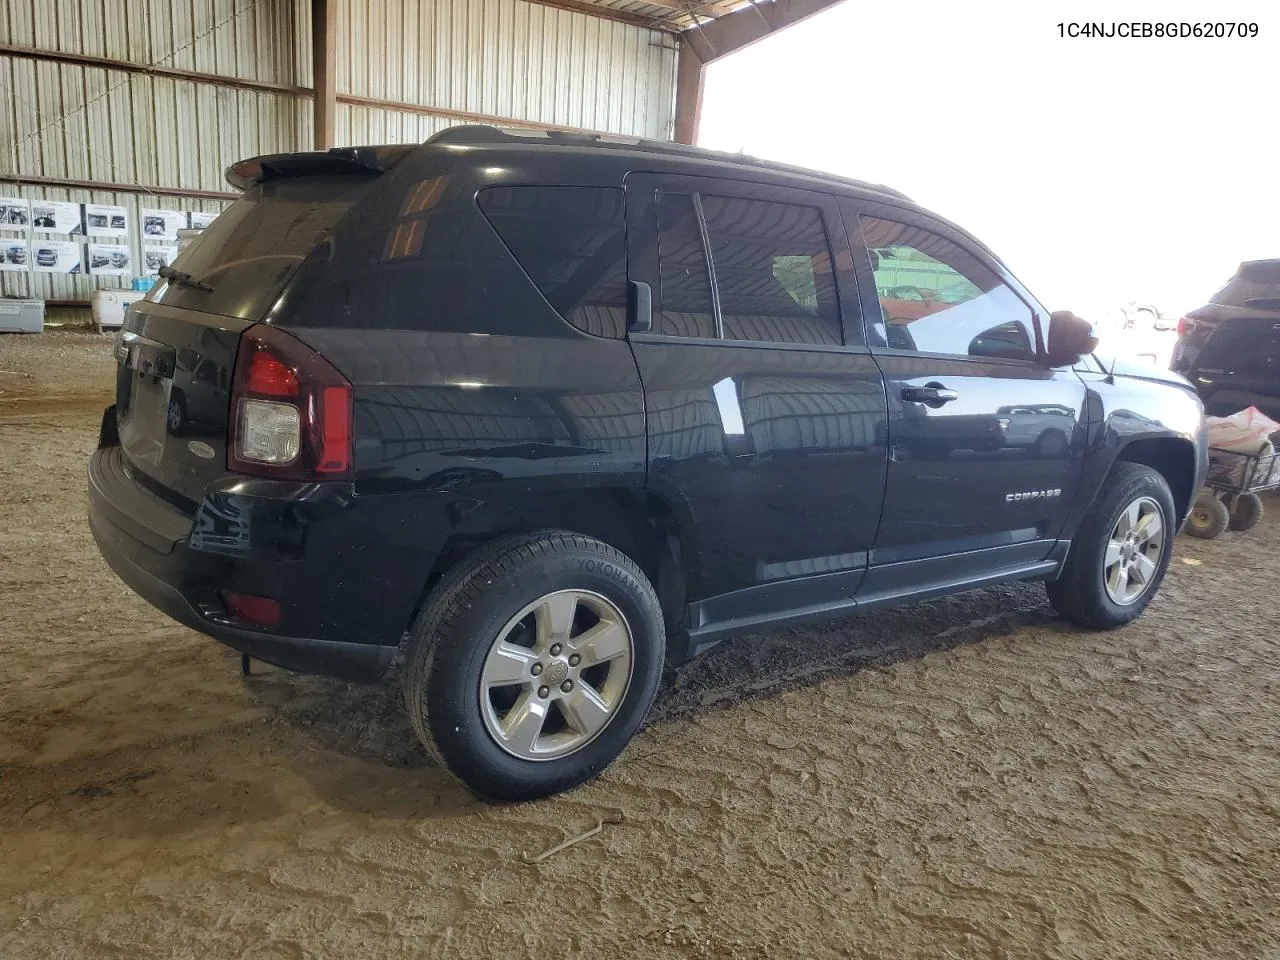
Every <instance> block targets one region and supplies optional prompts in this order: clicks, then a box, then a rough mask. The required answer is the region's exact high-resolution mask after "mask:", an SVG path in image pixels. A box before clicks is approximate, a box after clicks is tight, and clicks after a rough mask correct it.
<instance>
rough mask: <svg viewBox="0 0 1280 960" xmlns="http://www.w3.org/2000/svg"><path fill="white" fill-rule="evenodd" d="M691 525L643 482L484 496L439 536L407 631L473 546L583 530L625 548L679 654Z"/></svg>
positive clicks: (677, 656) (690, 564)
mask: <svg viewBox="0 0 1280 960" xmlns="http://www.w3.org/2000/svg"><path fill="white" fill-rule="evenodd" d="M690 529H691V525H690V524H689V523H688V522H687V519H686V518H685V517H683V515H682V513H681V512H680V510H679V509H678V507H677V506H676V505H673V504H671V503H670V502H669V501H668V500H667V499H665V498H664V497H662V496H661V495H659V494H658V493H656V492H654V491H653V490H650V489H646V488H619V487H596V488H588V489H579V490H571V491H563V492H557V493H547V492H545V491H543V492H539V493H538V494H536V495H528V496H525V497H521V498H518V499H514V500H502V501H498V500H491V501H486V502H483V503H481V504H479V505H478V506H476V507H475V508H474V509H473V510H471V511H470V512H469V513H467V514H466V516H464V517H463V518H462V519H461V520H460V521H459V522H458V523H457V524H456V526H455V527H454V528H453V530H452V531H451V532H450V534H449V536H448V537H447V538H446V539H445V542H444V545H443V547H442V549H441V550H440V552H439V554H438V555H437V557H436V559H435V562H434V563H433V564H432V567H431V570H430V572H429V573H428V575H427V578H426V582H425V583H424V584H423V586H422V590H421V592H420V594H419V597H418V599H417V601H416V602H415V604H414V606H413V610H412V613H411V616H410V618H409V622H408V624H406V629H408V626H409V625H410V624H412V623H413V620H414V619H415V618H416V617H417V616H418V614H419V612H420V611H421V609H422V607H423V605H424V604H425V603H426V601H427V599H428V597H429V596H430V595H431V592H432V590H433V589H434V588H435V586H436V584H438V583H439V582H440V580H441V579H442V578H443V577H444V575H445V574H446V573H447V572H448V571H449V570H451V569H453V568H454V567H455V566H456V565H457V564H459V563H461V562H464V561H465V560H466V557H467V556H468V555H469V554H470V553H471V552H472V551H474V550H475V549H476V548H478V547H480V546H482V545H484V544H486V543H488V542H490V541H492V540H494V539H496V538H498V537H504V536H510V535H513V534H520V533H534V532H537V531H539V530H560V531H569V532H572V533H578V534H582V535H584V536H588V537H592V538H594V539H596V540H600V541H601V542H603V543H607V544H609V545H610V546H612V547H614V548H616V549H617V550H620V551H621V552H622V553H624V554H626V555H627V556H628V557H630V558H631V559H632V560H634V561H635V563H636V564H637V565H638V566H639V567H640V569H641V570H643V571H644V574H645V576H647V577H648V578H649V581H650V583H652V584H653V588H654V590H655V591H656V592H657V594H658V599H659V601H660V603H661V604H662V611H663V619H664V621H665V623H666V627H667V632H668V654H669V655H670V656H672V657H673V658H674V659H680V658H681V657H682V654H681V651H682V650H683V647H684V644H683V643H681V642H679V641H678V640H674V638H675V636H676V635H677V634H678V633H679V632H680V631H681V630H682V628H683V619H684V612H685V607H686V605H687V599H688V598H687V593H688V588H687V583H688V580H689V577H690V576H692V575H693V574H694V570H693V560H692V558H693V556H694V552H693V550H692V547H691V544H690V543H689V542H688V538H689V531H690Z"/></svg>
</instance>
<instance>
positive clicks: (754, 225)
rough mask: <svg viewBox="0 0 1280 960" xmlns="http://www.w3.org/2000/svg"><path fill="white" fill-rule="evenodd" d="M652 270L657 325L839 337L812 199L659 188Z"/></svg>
mask: <svg viewBox="0 0 1280 960" xmlns="http://www.w3.org/2000/svg"><path fill="white" fill-rule="evenodd" d="M708 254H709V259H708ZM658 274H659V291H658V304H659V310H658V322H657V332H658V333H662V334H667V335H669V336H686V337H704V338H714V337H716V336H717V335H720V336H723V338H724V339H726V340H751V341H762V342H768V343H796V344H807V345H819V344H821V345H839V344H840V343H841V342H842V339H841V333H840V306H839V301H838V299H837V297H836V284H835V276H834V274H833V272H832V266H831V248H830V245H829V244H828V242H827V232H826V227H825V226H824V224H823V221H822V212H821V211H820V210H818V209H817V208H816V207H807V206H801V205H798V204H790V203H775V202H773V201H766V200H752V199H746V198H741V197H719V196H712V195H707V194H696V195H695V194H673V193H663V194H659V197H658Z"/></svg>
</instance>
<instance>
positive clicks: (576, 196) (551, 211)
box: [479, 186, 627, 337]
mask: <svg viewBox="0 0 1280 960" xmlns="http://www.w3.org/2000/svg"><path fill="white" fill-rule="evenodd" d="M479 203H480V209H481V210H483V211H484V215H485V216H486V217H487V218H488V219H489V222H490V223H492V224H493V228H494V229H495V230H496V231H497V232H498V236H500V237H501V238H502V241H503V242H504V243H505V244H506V245H507V248H508V249H509V250H510V251H511V253H512V255H513V256H515V258H516V260H517V261H519V263H520V266H521V267H523V268H524V271H525V273H527V274H528V275H529V278H530V279H531V280H533V282H534V285H535V286H537V288H538V290H539V291H540V292H541V293H542V295H543V296H544V297H546V299H547V302H548V303H550V304H551V306H552V307H554V308H555V309H556V311H557V312H558V313H559V314H560V315H561V316H562V317H564V318H565V319H566V320H568V321H569V322H570V323H572V324H573V325H574V326H575V327H578V328H579V329H580V330H585V331H586V332H587V333H593V334H595V335H597V336H601V337H621V336H623V335H624V334H625V332H626V324H627V259H626V220H625V217H624V214H623V205H622V191H621V190H619V189H617V188H613V187H542V186H537V187H534V186H529V187H490V188H488V189H487V190H483V191H481V193H480V197H479Z"/></svg>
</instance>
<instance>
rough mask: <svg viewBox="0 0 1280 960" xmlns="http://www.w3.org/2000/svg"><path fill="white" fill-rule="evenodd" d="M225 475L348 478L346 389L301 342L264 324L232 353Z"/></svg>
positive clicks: (349, 439) (247, 334) (348, 397)
mask: <svg viewBox="0 0 1280 960" xmlns="http://www.w3.org/2000/svg"><path fill="white" fill-rule="evenodd" d="M233 381H234V382H233V387H232V391H231V410H230V422H229V424H228V434H229V436H228V444H227V468H228V469H229V470H234V471H236V472H237V473H248V474H253V475H255V476H262V477H278V478H281V479H290V480H321V479H324V480H335V479H342V478H345V477H349V476H350V475H351V462H352V437H351V384H350V383H349V382H348V381H347V379H346V377H344V376H343V375H342V374H341V373H339V372H338V371H337V370H336V369H334V367H333V365H332V364H330V363H329V362H328V361H327V360H325V359H324V357H322V356H320V354H318V353H316V352H315V351H314V350H312V349H311V348H310V347H308V346H307V345H306V344H305V343H303V342H302V341H301V340H298V339H297V338H296V337H293V336H290V335H289V334H288V333H285V332H284V331H283V330H280V329H278V328H276V327H272V326H270V325H269V324H264V323H259V324H256V325H254V326H252V327H250V328H249V329H248V330H246V331H245V332H244V334H243V335H242V336H241V337H240V346H239V348H238V350H237V352H236V366H235V374H234V377H233Z"/></svg>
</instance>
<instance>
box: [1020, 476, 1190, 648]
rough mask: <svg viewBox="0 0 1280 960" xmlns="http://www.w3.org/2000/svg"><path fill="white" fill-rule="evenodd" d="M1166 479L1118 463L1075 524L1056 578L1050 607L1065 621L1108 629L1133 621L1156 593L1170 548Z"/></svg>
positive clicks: (1170, 511) (1051, 585)
mask: <svg viewBox="0 0 1280 960" xmlns="http://www.w3.org/2000/svg"><path fill="white" fill-rule="evenodd" d="M1173 534H1174V507H1173V496H1172V495H1171V494H1170V493H1169V484H1168V483H1167V482H1166V481H1165V479H1164V477H1162V476H1161V475H1160V474H1159V473H1157V472H1156V471H1155V470H1153V469H1151V468H1150V467H1147V466H1144V465H1142V464H1138V463H1118V464H1116V465H1115V467H1114V468H1113V469H1112V471H1111V473H1110V474H1109V475H1108V476H1107V479H1106V480H1105V481H1104V483H1103V485H1102V489H1101V490H1100V491H1099V492H1098V497H1097V499H1096V500H1095V501H1094V508H1093V509H1092V510H1091V511H1090V512H1089V515H1088V516H1087V517H1086V518H1085V520H1084V522H1083V523H1081V525H1080V529H1079V531H1078V532H1077V533H1076V536H1075V539H1074V540H1073V541H1072V544H1071V551H1070V553H1069V554H1068V555H1067V562H1066V564H1065V565H1064V566H1063V569H1062V574H1061V576H1059V577H1058V579H1057V580H1054V581H1051V582H1050V583H1048V584H1046V585H1045V586H1046V589H1047V590H1048V593H1049V601H1050V603H1052V604H1053V607H1054V609H1055V610H1057V611H1058V613H1060V614H1062V616H1064V617H1066V618H1067V619H1068V620H1070V621H1072V622H1073V623H1078V624H1080V625H1081V626H1084V627H1090V628H1092V629H1095V630H1109V629H1112V628H1114V627H1119V626H1123V625H1124V624H1126V623H1128V622H1129V621H1131V620H1133V619H1135V618H1136V617H1137V616H1138V615H1139V614H1141V613H1142V611H1143V610H1145V609H1146V608H1147V605H1148V604H1149V603H1150V602H1151V600H1152V598H1153V597H1154V596H1155V595H1156V591H1157V590H1159V588H1160V581H1161V580H1163V579H1164V574H1165V570H1166V569H1167V568H1168V566H1169V555H1170V553H1171V551H1172V548H1173Z"/></svg>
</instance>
